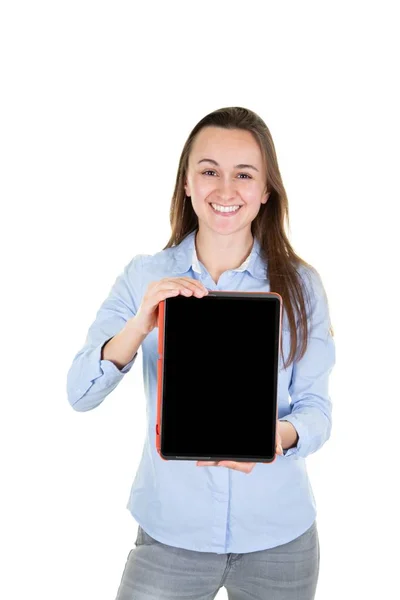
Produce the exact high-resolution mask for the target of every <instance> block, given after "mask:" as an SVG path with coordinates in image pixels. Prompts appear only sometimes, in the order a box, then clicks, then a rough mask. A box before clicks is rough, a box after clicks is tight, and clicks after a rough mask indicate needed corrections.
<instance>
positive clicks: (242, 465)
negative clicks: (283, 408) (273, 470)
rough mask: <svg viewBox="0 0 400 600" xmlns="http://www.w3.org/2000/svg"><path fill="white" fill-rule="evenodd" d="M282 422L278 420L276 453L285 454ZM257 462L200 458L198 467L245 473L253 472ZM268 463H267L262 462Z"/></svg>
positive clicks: (197, 463)
mask: <svg viewBox="0 0 400 600" xmlns="http://www.w3.org/2000/svg"><path fill="white" fill-rule="evenodd" d="M280 427H281V422H280V421H279V420H277V422H276V454H281V455H282V454H283V449H282V438H281V434H280ZM256 464H257V463H253V462H236V461H234V460H220V461H218V460H217V461H213V460H198V461H197V462H196V466H198V467H227V468H228V469H234V470H235V471H242V472H243V473H247V474H248V473H251V472H252V470H253V469H254V466H255V465H256ZM261 464H266V463H261Z"/></svg>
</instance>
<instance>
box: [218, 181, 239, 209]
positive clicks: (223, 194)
mask: <svg viewBox="0 0 400 600" xmlns="http://www.w3.org/2000/svg"><path fill="white" fill-rule="evenodd" d="M217 194H218V197H219V198H220V200H221V201H222V203H223V204H228V202H229V201H230V200H233V199H235V198H236V182H235V181H232V179H231V178H229V177H226V178H221V181H220V182H219V185H218V190H217Z"/></svg>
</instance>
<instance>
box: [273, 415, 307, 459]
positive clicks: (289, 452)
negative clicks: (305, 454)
mask: <svg viewBox="0 0 400 600" xmlns="http://www.w3.org/2000/svg"><path fill="white" fill-rule="evenodd" d="M279 420H280V421H288V422H289V423H291V424H292V425H293V427H294V428H295V429H296V431H297V435H298V440H297V444H296V446H293V447H292V448H286V449H285V450H284V451H283V456H284V457H287V456H294V457H295V458H299V452H300V451H301V443H302V438H303V435H304V430H303V425H302V424H301V423H300V425H299V419H297V418H296V417H293V416H292V415H287V416H285V418H284V419H279Z"/></svg>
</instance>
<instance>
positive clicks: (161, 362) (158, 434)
mask: <svg viewBox="0 0 400 600" xmlns="http://www.w3.org/2000/svg"><path fill="white" fill-rule="evenodd" d="M219 292H223V293H224V294H226V293H229V292H228V290H218V291H216V290H215V291H210V292H209V295H210V296H212V295H213V294H214V295H218V293H219ZM233 293H234V294H235V293H236V292H233ZM240 294H241V295H244V294H249V295H251V294H256V295H257V296H274V297H276V298H278V300H279V304H280V314H279V347H278V356H279V354H280V352H281V341H282V340H281V338H282V296H280V294H277V293H276V292H240ZM189 298H190V297H189ZM200 300H201V299H200ZM165 302H166V301H165V300H162V301H161V302H160V303H159V305H158V360H157V421H156V448H157V452H158V453H159V455H160V458H162V459H163V460H165V461H167V460H175V459H167V458H164V457H163V456H162V454H161V432H162V395H163V366H164V323H165ZM275 405H276V416H275V421H276V420H277V418H278V401H276V403H275ZM275 447H276V443H275ZM276 456H277V455H276V452H275V454H274V458H273V459H271V460H269V461H264V464H271V463H273V462H274V461H275V459H276ZM187 460H190V459H187ZM192 460H196V461H197V460H207V458H202V459H192ZM208 460H210V459H208ZM215 460H216V461H218V459H215ZM220 460H227V459H222V458H221V459H220ZM238 462H239V461H238ZM242 462H249V461H248V460H246V461H242ZM259 462H260V461H259Z"/></svg>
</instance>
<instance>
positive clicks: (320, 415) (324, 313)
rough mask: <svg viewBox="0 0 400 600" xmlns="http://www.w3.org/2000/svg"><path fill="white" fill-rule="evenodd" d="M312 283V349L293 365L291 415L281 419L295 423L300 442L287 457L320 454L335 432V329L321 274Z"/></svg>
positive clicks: (314, 272) (285, 455)
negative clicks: (331, 390)
mask: <svg viewBox="0 0 400 600" xmlns="http://www.w3.org/2000/svg"><path fill="white" fill-rule="evenodd" d="M310 280H311V282H312V285H311V289H310V292H311V293H310V296H309V298H310V306H311V312H310V313H309V318H308V331H309V338H308V346H307V350H306V352H305V354H304V356H303V357H302V358H301V360H299V361H297V362H296V361H295V362H294V364H293V369H292V378H291V381H290V385H289V395H290V398H291V404H290V406H291V412H290V413H289V414H288V415H285V417H283V418H282V419H281V420H282V421H289V422H290V423H292V425H293V426H294V427H295V429H296V430H297V433H298V441H297V445H296V446H295V447H293V448H288V449H286V450H284V451H283V456H284V457H289V456H293V457H294V458H296V457H302V458H305V457H307V456H308V455H309V454H312V453H313V452H316V451H317V450H319V448H321V446H322V445H323V444H324V443H325V442H326V441H327V440H328V439H329V437H330V434H331V428H332V401H331V397H330V395H329V376H330V373H331V371H332V369H333V367H334V365H335V362H336V351H335V343H334V339H333V329H332V326H331V320H330V314H329V307H328V300H327V296H326V292H325V289H324V287H323V284H322V281H321V278H320V276H319V274H318V273H317V272H316V271H313V272H312V273H311V274H310Z"/></svg>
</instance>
